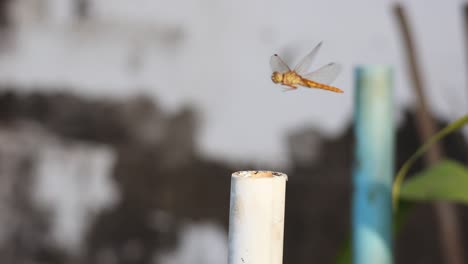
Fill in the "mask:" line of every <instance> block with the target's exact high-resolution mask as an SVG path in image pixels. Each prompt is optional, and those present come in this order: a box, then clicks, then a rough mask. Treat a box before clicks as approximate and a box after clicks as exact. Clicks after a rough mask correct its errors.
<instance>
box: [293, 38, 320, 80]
mask: <svg viewBox="0 0 468 264" xmlns="http://www.w3.org/2000/svg"><path fill="white" fill-rule="evenodd" d="M321 46H322V42H320V43H319V44H317V46H315V48H314V49H313V50H312V51H311V52H309V54H307V55H306V56H305V57H304V58H303V59H302V60H301V61H300V62H299V63H298V64H297V65H296V67H295V68H294V71H295V72H296V73H298V74H304V73H306V72H307V70H309V68H310V66H311V65H312V61H313V60H314V58H315V56H316V55H317V52H318V51H319V49H320V47H321Z"/></svg>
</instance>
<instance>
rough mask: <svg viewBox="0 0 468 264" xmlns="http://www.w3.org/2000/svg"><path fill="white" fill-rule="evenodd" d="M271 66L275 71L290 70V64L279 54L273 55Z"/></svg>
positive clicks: (283, 71)
mask: <svg viewBox="0 0 468 264" xmlns="http://www.w3.org/2000/svg"><path fill="white" fill-rule="evenodd" d="M270 66H271V70H272V71H273V72H280V73H285V72H288V71H290V69H289V67H288V65H287V64H286V63H284V61H283V60H282V59H281V58H280V57H279V56H278V54H274V55H273V56H271V59H270Z"/></svg>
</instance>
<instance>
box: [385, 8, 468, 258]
mask: <svg viewBox="0 0 468 264" xmlns="http://www.w3.org/2000/svg"><path fill="white" fill-rule="evenodd" d="M394 13H395V17H396V19H397V22H398V24H399V28H400V30H401V34H402V39H403V43H404V45H405V48H406V57H407V59H408V61H407V62H408V66H409V71H410V74H411V80H412V83H413V88H414V91H415V93H416V100H417V105H418V107H417V109H416V122H417V127H418V133H419V135H420V136H421V138H422V140H423V141H427V140H428V139H429V138H430V137H431V136H432V135H434V133H435V131H436V129H435V124H434V121H433V120H432V118H431V115H430V113H429V111H428V107H427V102H426V97H425V95H424V90H423V87H424V85H423V81H422V78H421V74H420V71H419V67H418V63H417V61H418V60H417V58H416V56H417V55H416V50H415V48H414V45H413V41H412V38H411V33H410V29H409V26H408V22H407V19H406V15H405V12H404V9H403V7H402V6H400V5H398V4H397V5H396V6H395V8H394ZM424 159H425V162H426V164H427V165H433V164H435V163H437V162H439V161H440V160H441V159H442V150H441V147H440V145H439V144H434V146H433V147H432V148H431V149H430V150H429V151H428V153H427V155H426V156H425V157H424ZM435 213H436V215H437V218H438V221H439V227H440V230H439V231H440V232H439V236H440V238H441V239H440V241H441V247H442V249H443V256H444V263H447V264H463V263H464V258H463V253H462V252H463V251H462V248H461V243H460V241H461V240H460V237H459V234H460V227H459V224H458V218H457V212H456V208H455V207H454V206H453V205H452V204H449V203H443V202H438V203H436V204H435Z"/></svg>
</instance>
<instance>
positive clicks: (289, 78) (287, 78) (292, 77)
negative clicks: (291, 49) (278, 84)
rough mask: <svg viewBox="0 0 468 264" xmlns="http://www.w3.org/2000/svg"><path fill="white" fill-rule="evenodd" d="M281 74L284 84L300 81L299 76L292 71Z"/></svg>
mask: <svg viewBox="0 0 468 264" xmlns="http://www.w3.org/2000/svg"><path fill="white" fill-rule="evenodd" d="M282 75H283V80H282V83H283V84H285V85H295V84H301V83H302V78H301V76H299V75H298V74H297V73H295V72H294V71H288V72H286V73H283V74H282Z"/></svg>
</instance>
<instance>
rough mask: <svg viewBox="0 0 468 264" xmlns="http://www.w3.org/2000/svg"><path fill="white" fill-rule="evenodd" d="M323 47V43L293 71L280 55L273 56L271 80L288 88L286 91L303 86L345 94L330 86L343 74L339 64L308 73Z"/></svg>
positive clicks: (330, 64) (332, 64) (328, 65)
mask: <svg viewBox="0 0 468 264" xmlns="http://www.w3.org/2000/svg"><path fill="white" fill-rule="evenodd" d="M321 46H322V42H320V43H319V44H317V46H315V47H314V48H313V49H312V51H311V52H309V53H308V54H307V55H306V56H305V57H304V58H303V59H302V60H301V61H300V62H299V63H298V64H297V66H296V67H295V68H294V69H293V70H291V69H290V68H289V67H288V65H287V64H286V63H285V62H284V61H283V60H282V59H281V58H280V56H278V54H274V55H273V56H271V59H270V66H271V70H272V71H273V73H272V75H271V80H272V81H273V82H274V83H277V84H282V85H285V86H288V88H286V89H285V91H291V90H296V89H297V88H298V86H303V87H307V88H317V89H323V90H328V91H332V92H336V93H343V90H341V89H339V88H336V87H334V86H331V85H330V84H331V83H332V82H333V81H334V80H335V79H336V77H337V76H338V74H339V73H340V72H341V66H340V65H339V64H336V63H333V62H332V63H329V64H327V65H325V66H322V67H321V68H319V69H317V70H315V71H312V72H307V71H308V70H309V68H310V66H311V64H312V61H313V59H314V58H315V56H316V55H317V53H318V51H319V49H320V47H321Z"/></svg>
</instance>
